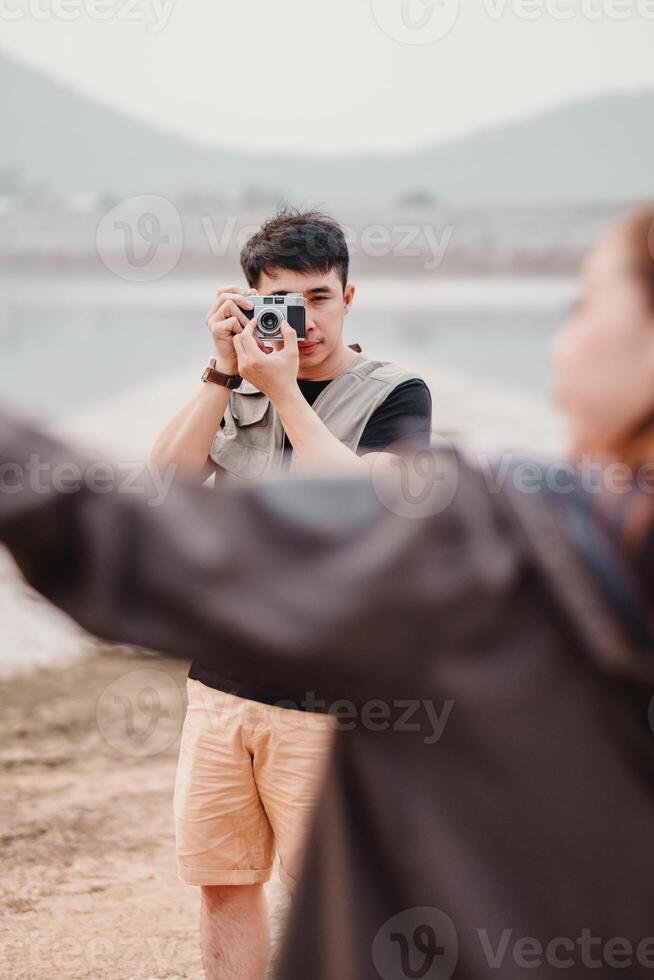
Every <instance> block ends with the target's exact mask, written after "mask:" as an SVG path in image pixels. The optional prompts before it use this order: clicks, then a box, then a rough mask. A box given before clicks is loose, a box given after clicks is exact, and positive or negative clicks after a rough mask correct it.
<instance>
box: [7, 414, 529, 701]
mask: <svg viewBox="0 0 654 980" xmlns="http://www.w3.org/2000/svg"><path fill="white" fill-rule="evenodd" d="M30 461H31V462H30ZM443 465H444V466H445V467H453V466H454V467H459V466H460V462H459V460H458V457H451V458H449V459H447V460H445V461H444V463H443ZM30 466H31V471H29V472H28V470H29V468H30ZM96 466H97V464H96ZM35 467H39V468H40V470H39V481H38V484H37V483H36V482H35V481H34V480H33V478H32V473H33V471H34V468H35ZM92 467H93V464H89V463H88V462H87V461H86V460H84V459H82V458H80V457H79V456H78V455H76V454H75V453H73V452H72V451H71V450H69V449H67V448H66V447H64V446H62V445H60V444H58V443H56V442H54V441H52V440H50V439H49V438H47V437H46V436H44V435H43V434H41V433H39V432H37V431H35V430H33V429H31V428H29V427H26V426H23V425H20V424H18V423H16V422H13V421H11V420H10V419H8V418H7V417H6V416H5V417H3V416H1V415H0V540H1V541H3V542H4V543H6V545H7V546H8V547H9V549H10V550H11V551H12V553H13V555H14V557H15V559H16V561H17V563H18V565H19V566H20V568H21V569H22V571H23V573H24V574H25V576H26V578H27V579H28V581H29V582H30V583H31V584H32V585H33V586H34V587H35V588H36V589H37V590H38V591H40V592H41V593H42V594H43V595H44V596H46V598H48V599H49V600H51V601H52V602H53V603H55V604H56V605H57V606H59V607H60V608H61V609H63V610H64V611H66V612H67V613H68V614H70V615H71V616H72V617H73V618H74V619H76V620H77V621H78V622H79V623H80V624H81V625H82V626H83V627H85V628H86V629H87V630H89V631H90V632H92V633H94V634H95V635H97V636H100V637H103V638H105V639H108V640H113V641H117V642H121V643H129V644H136V645H140V646H144V647H149V648H151V649H154V650H158V651H160V652H162V653H164V654H167V655H170V656H177V657H184V658H194V659H197V660H200V661H204V662H208V663H211V664H212V666H213V667H214V668H217V669H219V670H220V672H221V674H222V675H223V676H225V677H232V678H238V679H243V678H250V679H256V686H257V688H258V689H259V690H262V691H266V690H270V691H271V692H278V691H280V690H283V691H288V692H289V696H293V697H297V698H298V699H301V698H302V697H304V696H306V694H307V692H317V693H319V695H320V696H321V697H327V698H330V699H338V698H341V697H344V698H350V699H352V700H353V701H361V700H365V699H367V698H371V697H384V696H388V695H389V694H390V693H391V692H393V693H395V694H396V695H398V696H410V695H411V692H412V691H415V692H416V694H417V693H419V689H421V680H420V678H421V676H422V674H423V671H424V669H425V664H426V662H427V661H428V659H429V657H431V656H432V655H433V652H434V650H437V649H438V647H439V645H440V646H442V645H443V644H448V645H451V644H458V643H460V642H461V638H462V636H464V635H466V634H472V633H474V632H475V631H477V632H478V631H479V630H483V629H484V628H486V626H487V620H488V616H489V615H492V610H493V608H494V599H493V597H494V596H495V595H496V594H497V593H498V591H502V590H504V588H505V587H506V584H507V581H508V580H509V579H510V578H511V576H512V575H513V572H514V565H515V560H514V556H513V553H512V549H511V547H510V545H509V544H508V542H507V539H506V535H505V534H504V533H503V530H502V528H501V527H499V526H496V524H497V522H496V521H495V519H494V518H493V515H492V512H491V509H490V507H489V501H488V494H487V493H486V492H485V490H484V489H483V488H482V487H481V485H480V484H481V481H480V480H477V479H475V480H470V479H468V480H465V481H464V480H461V474H458V476H457V479H458V481H459V488H458V491H457V494H456V497H455V498H454V500H453V501H452V502H451V503H449V505H448V506H446V507H445V506H443V507H432V508H431V510H432V511H433V513H431V514H430V515H429V516H423V517H421V518H420V519H411V518H410V517H407V516H406V515H404V516H398V515H397V514H396V513H394V512H393V510H394V509H395V510H397V509H398V508H394V507H393V506H391V507H389V506H388V501H387V502H386V504H384V503H383V502H382V498H384V499H386V498H385V497H384V493H380V492H379V487H378V486H375V485H374V481H370V480H363V479H362V480H359V479H357V480H351V479H348V480H337V479H333V480H322V481H314V480H293V481H277V482H272V483H270V484H258V485H256V486H252V487H249V488H247V489H245V490H241V489H240V488H238V489H229V488H223V487H221V488H219V489H217V490H215V491H211V490H207V489H205V488H202V487H197V486H192V485H186V484H184V483H181V482H179V483H177V482H175V483H173V484H172V486H170V488H169V490H168V492H167V494H166V495H165V500H161V499H160V498H161V497H162V494H161V492H160V490H155V488H154V487H153V486H152V485H151V484H149V483H148V481H143V482H142V483H141V484H140V485H139V486H138V487H133V486H132V487H131V488H130V489H129V491H127V490H126V489H125V488H124V487H123V488H121V487H120V480H118V471H114V486H113V489H112V488H111V487H110V486H109V485H108V484H109V483H110V481H109V480H108V479H106V478H105V479H104V481H103V482H102V486H101V489H98V487H97V486H95V485H93V483H94V481H92V480H91V479H90V477H89V474H90V473H91V471H92ZM66 468H68V469H67V472H68V477H69V478H68V483H66V482H65V481H63V480H62V479H59V480H55V479H54V477H53V474H54V473H55V472H56V471H57V469H58V470H59V472H60V473H61V472H66ZM76 473H78V474H79V475H80V478H79V480H77V482H76V481H75V474H76ZM105 476H106V474H105ZM95 482H96V483H97V481H95ZM54 484H56V485H54ZM462 484H464V485H462ZM466 515H468V517H466ZM496 605H497V603H495V606H496ZM398 692H399V694H398Z"/></svg>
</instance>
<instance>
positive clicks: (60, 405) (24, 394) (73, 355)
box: [0, 277, 575, 420]
mask: <svg viewBox="0 0 654 980" xmlns="http://www.w3.org/2000/svg"><path fill="white" fill-rule="evenodd" d="M215 291H216V285H215V283H213V282H211V281H209V280H206V279H203V280H182V281H178V282H175V281H173V280H171V279H170V278H169V279H168V280H166V281H163V282H157V283H149V284H140V283H139V284H133V283H125V282H123V281H121V280H116V279H111V278H107V279H102V280H97V281H94V280H89V279H80V280H74V279H66V278H63V279H55V278H53V277H50V278H45V277H44V278H38V277H36V278H30V279H22V280H15V281H12V282H9V281H7V280H4V281H2V280H0V397H1V398H2V400H3V401H5V402H9V403H11V404H12V405H14V406H15V407H17V408H20V409H24V410H26V411H28V412H29V413H30V414H32V415H36V416H39V417H41V418H44V419H46V420H52V419H57V418H59V417H64V416H67V415H70V414H71V413H75V412H77V411H79V410H84V408H85V407H90V406H93V405H95V404H96V403H98V402H101V401H102V400H104V399H105V398H108V397H110V396H114V395H117V394H120V393H121V392H126V391H128V390H130V389H132V388H133V387H134V386H137V385H139V384H142V383H143V381H144V379H145V380H152V379H155V378H157V377H159V376H162V375H166V374H170V373H171V372H174V371H175V370H177V369H178V368H179V367H182V366H183V367H186V366H187V365H188V364H194V363H196V364H197V365H198V374H199V373H200V370H201V368H202V366H203V365H204V364H205V363H206V359H207V357H208V356H209V355H210V353H211V346H210V341H209V335H208V331H207V329H206V327H205V326H204V315H205V313H206V310H207V309H208V308H209V306H210V305H211V302H212V298H213V296H214V294H215ZM574 291H575V285H574V283H571V282H568V281H565V280H542V279H538V280H515V281H513V280H501V279H498V280H448V281H437V280H427V279H425V280H422V281H415V280H404V281H402V280H397V281H389V280H384V281H378V282H375V281H370V282H364V283H362V284H360V286H359V292H358V296H357V300H356V302H355V306H354V308H353V311H352V313H351V315H350V316H349V317H348V320H347V339H348V342H349V343H352V342H354V341H358V342H359V343H360V344H361V345H362V347H363V348H364V350H365V351H367V352H368V353H370V354H375V355H376V356H379V357H381V358H382V359H390V360H394V361H398V362H399V363H402V364H405V365H406V366H408V367H413V368H415V367H417V368H419V369H422V370H425V371H428V370H429V368H430V367H432V366H433V367H441V368H443V367H444V368H449V369H454V370H456V371H459V372H462V373H465V374H468V375H470V376H471V377H473V378H479V379H482V380H483V381H484V382H486V383H489V382H490V383H492V384H496V385H499V386H504V385H509V386H511V387H512V388H515V389H520V390H523V391H527V392H530V393H532V394H535V395H538V396H543V397H545V396H546V394H547V390H548V387H549V369H548V353H547V352H548V345H549V342H550V339H551V337H552V334H553V332H554V331H555V329H556V327H557V326H558V324H559V323H560V322H561V319H562V317H563V316H564V315H565V306H566V304H568V303H569V301H570V300H571V299H572V297H573V296H574Z"/></svg>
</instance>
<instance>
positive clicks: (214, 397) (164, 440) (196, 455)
mask: <svg viewBox="0 0 654 980" xmlns="http://www.w3.org/2000/svg"><path fill="white" fill-rule="evenodd" d="M229 396H230V392H229V390H228V389H227V388H223V387H222V386H220V385H215V384H203V385H202V386H201V387H200V389H199V390H198V391H197V392H196V394H195V395H194V397H193V398H192V399H191V401H190V402H188V404H186V405H185V406H184V408H182V409H181V411H180V412H178V413H177V415H175V417H174V418H173V419H172V420H171V421H170V422H169V423H168V425H167V426H166V428H165V429H164V430H163V432H162V433H161V434H160V435H159V437H158V439H157V441H156V443H155V445H154V448H153V450H152V455H151V459H152V462H153V463H156V464H157V465H158V466H160V467H162V468H163V467H166V466H176V467H178V469H179V472H180V474H181V475H183V476H186V477H187V478H189V479H206V477H207V476H208V475H209V468H208V456H209V450H210V449H211V444H212V442H213V440H214V437H215V435H216V432H217V431H218V428H219V426H220V423H221V420H222V418H223V416H224V414H225V410H226V409H227V405H228V403H229Z"/></svg>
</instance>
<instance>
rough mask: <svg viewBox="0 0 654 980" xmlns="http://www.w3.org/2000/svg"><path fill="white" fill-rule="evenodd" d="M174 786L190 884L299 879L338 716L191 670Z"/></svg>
mask: <svg viewBox="0 0 654 980" xmlns="http://www.w3.org/2000/svg"><path fill="white" fill-rule="evenodd" d="M187 692H188V709H187V713H186V719H185V721H184V727H183V730H182V738H181V745H180V754H179V766H178V769H177V781H176V785H175V831H176V837H177V868H178V873H179V877H180V878H181V880H182V881H184V882H186V883H187V884H189V885H253V884H258V883H260V882H264V881H267V880H268V879H269V878H270V875H271V872H272V866H273V862H274V858H275V851H276V850H277V852H278V854H279V858H280V877H281V878H282V880H283V881H284V883H285V884H287V885H288V886H289V887H293V885H294V884H295V882H296V881H297V878H298V874H299V868H300V863H301V859H302V850H303V844H304V837H305V834H306V830H307V825H308V821H309V818H310V816H311V812H312V810H313V806H314V803H315V801H316V796H317V792H318V790H319V788H320V782H321V778H322V775H323V772H324V769H325V766H326V762H327V759H328V757H329V751H330V747H331V744H332V735H333V724H332V722H333V719H332V718H330V717H328V716H326V715H318V714H314V713H313V712H305V711H294V710H291V709H288V708H277V707H272V706H270V705H267V704H260V703H259V702H257V701H247V700H245V699H244V698H238V697H234V695H232V694H225V693H224V692H222V691H216V690H214V689H213V688H210V687H206V686H205V685H204V684H202V683H201V682H200V681H197V680H194V679H193V678H190V677H189V678H188V679H187Z"/></svg>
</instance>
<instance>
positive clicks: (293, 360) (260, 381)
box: [233, 321, 300, 407]
mask: <svg viewBox="0 0 654 980" xmlns="http://www.w3.org/2000/svg"><path fill="white" fill-rule="evenodd" d="M254 327H255V325H254V322H253V321H250V322H249V323H248V324H247V326H246V327H245V328H244V329H242V330H241V331H239V332H238V333H235V335H234V339H233V344H234V349H235V351H236V356H237V363H238V373H239V374H240V375H241V377H242V378H245V379H246V381H250V382H251V383H252V384H253V385H254V386H255V387H256V388H258V389H259V391H262V392H263V393H264V395H267V396H268V398H269V399H270V400H271V402H272V403H273V405H275V406H276V407H278V406H279V403H280V402H283V401H284V400H285V399H286V398H288V397H289V395H291V396H292V395H293V393H294V392H296V391H297V390H298V388H297V373H298V369H299V366H300V355H299V352H298V342H297V334H296V332H295V330H293V328H292V327H290V326H289V325H288V323H286V322H284V323H282V327H281V330H282V336H283V338H284V345H283V347H279V348H276V349H275V350H273V351H271V352H270V353H269V354H265V353H264V352H263V349H262V347H261V346H260V345H259V344H258V343H257V340H256V338H255V336H254Z"/></svg>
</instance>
